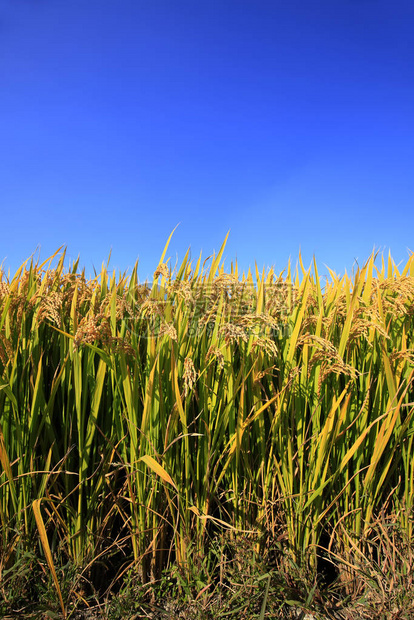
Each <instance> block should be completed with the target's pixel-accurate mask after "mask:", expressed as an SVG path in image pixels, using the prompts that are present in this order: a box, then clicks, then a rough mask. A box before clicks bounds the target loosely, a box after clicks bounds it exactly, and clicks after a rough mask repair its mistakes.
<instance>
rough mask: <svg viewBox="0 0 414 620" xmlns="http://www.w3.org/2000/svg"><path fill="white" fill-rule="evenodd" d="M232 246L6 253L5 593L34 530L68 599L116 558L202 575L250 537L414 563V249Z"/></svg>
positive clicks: (333, 558)
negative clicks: (148, 254) (147, 270)
mask: <svg viewBox="0 0 414 620" xmlns="http://www.w3.org/2000/svg"><path fill="white" fill-rule="evenodd" d="M224 249H225V242H224V244H223V246H222V248H221V249H220V251H219V252H218V253H217V255H216V254H214V255H213V256H211V257H209V258H208V259H206V260H203V258H202V257H201V256H200V258H198V260H190V258H189V252H187V254H186V256H185V257H184V259H183V261H182V263H181V265H180V266H178V267H177V268H176V269H175V270H172V269H171V267H170V262H169V260H168V259H167V258H166V256H167V251H168V243H167V245H166V247H165V248H164V251H163V253H162V256H161V258H160V262H159V265H158V266H157V269H156V271H155V273H154V277H153V281H152V282H151V283H140V282H139V278H138V267H137V266H135V268H134V269H133V270H132V273H129V274H118V275H117V274H116V273H110V272H109V271H108V269H107V267H105V266H102V270H101V272H100V273H98V274H97V275H96V276H95V277H93V278H91V279H87V278H86V276H85V271H84V270H82V269H81V268H80V267H79V264H78V262H75V263H74V264H72V265H70V266H69V267H68V268H67V269H66V268H65V254H64V251H63V252H62V251H58V252H57V253H56V255H54V256H53V257H51V258H50V259H48V260H47V261H46V262H44V263H39V262H37V263H34V262H33V261H30V260H29V261H27V262H26V263H25V264H23V265H22V267H21V268H20V269H19V270H18V271H17V273H16V274H15V275H14V276H13V277H7V276H6V274H5V273H1V281H0V461H1V468H0V519H1V535H0V554H1V557H0V582H2V583H3V586H0V591H1V595H2V597H3V608H2V609H9V608H8V607H7V603H8V601H9V602H10V599H11V596H12V595H11V591H12V584H13V583H14V582H13V580H12V576H13V570H14V568H16V567H17V566H20V565H21V562H22V558H24V557H26V556H25V554H28V553H29V552H30V553H31V554H32V555H31V556H30V557H31V558H32V560H31V562H32V564H31V566H32V567H33V566H35V567H36V566H37V567H40V569H39V570H41V571H43V572H41V574H43V575H44V579H45V580H47V579H49V585H50V589H51V590H52V591H53V592H54V593H55V597H56V605H58V607H57V610H58V611H59V608H60V612H59V613H60V614H61V617H70V615H71V613H74V612H71V611H70V610H71V609H75V608H76V609H77V608H79V606H81V605H85V606H86V607H87V600H86V594H85V591H86V590H87V589H88V587H89V586H90V587H91V588H92V587H93V588H94V591H98V592H99V595H100V596H101V597H103V598H104V597H105V596H107V595H109V594H110V593H111V592H113V591H116V592H118V591H119V590H120V589H121V588H122V587H123V586H122V584H124V583H125V582H126V580H127V579H135V580H136V582H137V583H139V584H142V585H143V586H151V584H156V583H161V582H162V580H163V579H165V575H166V574H170V575H175V577H174V579H175V582H174V583H176V584H178V585H177V588H178V590H179V591H180V592H181V591H182V590H183V589H184V590H185V586H183V585H182V584H192V585H191V588H192V590H191V592H192V593H193V594H192V595H193V596H194V597H195V598H196V597H202V596H208V595H209V594H210V593H212V592H213V591H215V588H216V587H217V584H219V585H221V586H223V584H224V581H223V579H224V578H223V574H224V573H225V564H226V562H227V561H230V559H231V558H234V549H237V548H238V547H239V548H242V547H243V545H245V546H246V545H247V548H248V549H249V553H250V554H255V557H257V558H260V562H262V563H263V566H265V567H266V571H267V572H266V573H265V575H266V579H267V575H270V576H271V575H273V574H276V573H277V574H280V573H283V574H284V575H285V576H286V579H287V580H288V577H289V573H291V572H292V567H296V568H295V569H297V571H299V573H301V574H306V575H308V576H309V579H310V580H311V582H312V583H314V584H319V583H320V577H321V574H322V573H323V572H324V571H325V577H326V574H328V577H327V579H328V578H329V579H328V580H329V582H335V583H336V584H337V587H338V588H339V589H340V592H341V593H342V594H341V595H343V596H347V595H350V596H354V595H355V596H356V595H363V594H364V592H365V589H364V588H366V586H367V583H368V582H369V579H371V581H372V580H374V581H375V583H376V585H377V586H378V587H377V590H378V592H379V593H380V594H381V592H382V591H383V592H384V597H383V598H384V601H386V599H387V598H388V599H389V598H390V596H391V594H390V592H391V593H392V584H391V590H390V583H389V580H388V581H387V579H388V575H391V574H392V573H393V572H394V573H396V574H397V573H398V574H399V575H400V576H401V578H404V579H405V578H407V579H409V575H410V570H411V561H412V559H411V554H412V540H413V501H414V458H413V457H414V446H413V440H414V434H413V430H414V420H413V415H414V393H413V376H414V370H413V368H414V344H413V333H414V330H413V328H414V255H411V256H410V257H409V258H408V260H407V262H406V264H405V265H403V266H401V265H400V266H398V267H397V265H396V264H395V263H394V262H393V260H392V258H391V256H389V257H388V259H385V260H384V258H383V257H381V256H375V255H372V256H371V257H370V258H369V259H368V261H367V262H366V263H365V264H364V265H363V266H362V267H360V268H359V269H357V270H355V271H354V272H353V274H352V275H346V274H345V275H343V276H338V275H336V274H335V273H334V272H332V271H329V277H328V278H327V279H323V278H321V277H320V276H319V273H318V268H317V264H316V261H314V262H313V264H312V265H311V267H309V269H308V268H306V267H305V266H304V265H303V263H302V260H301V258H300V257H299V261H298V266H297V267H296V268H293V267H292V266H291V265H290V264H289V265H288V266H287V267H286V269H285V270H284V271H283V272H281V273H276V272H275V271H273V270H268V271H267V272H264V271H263V272H259V271H258V270H257V268H256V270H254V271H253V272H251V271H249V272H248V273H240V272H239V270H238V266H237V264H236V263H232V264H231V266H230V268H229V269H227V270H226V269H225V267H224V262H223V252H224ZM231 549H233V552H232V551H230V550H231ZM232 553H233V555H231V554H232ZM229 554H230V555H229ZM230 556H231V557H230ZM237 561H240V560H237ZM68 566H70V567H72V569H73V567H74V569H73V570H74V571H75V574H76V576H75V577H74V578H73V580H72V582H71V584H72V585H71V587H70V588H69V590H68V589H67V588H66V590H65V587H66V586H65V585H64V583H63V582H64V581H65V577H64V575H65V570H68V569H67V567H68ZM240 566H241V565H240ZM65 567H66V568H65ZM72 569H71V570H72ZM374 569H375V570H374ZM16 570H17V569H16ZM33 570H34V569H33ZM240 570H242V569H240ZM269 571H270V572H269ZM272 571H273V572H272ZM301 571H302V572H301ZM299 573H298V574H299ZM378 575H383V578H382V577H381V578H378ZM390 578H391V577H390ZM266 579H265V580H264V581H262V582H261V583H262V584H263V592H265V590H264V586H265V585H266V583H267V581H266ZM312 579H313V581H312ZM381 580H382V581H381ZM269 583H270V577H269ZM404 583H405V582H404ZM407 583H408V582H407ZM85 584H86V585H85ZM88 584H89V586H88ZM180 584H181V585H180ZM338 584H339V585H338ZM394 585H395V584H394ZM14 587H16V586H14ZM22 587H23V586H22ZM318 587H319V586H318ZM266 592H268V589H267V591H266ZM266 592H265V594H263V596H267V594H266ZM10 604H11V603H10ZM384 604H385V603H384ZM404 604H405V603H404ZM71 606H72V607H71ZM86 607H85V608H86ZM5 613H6V612H4V614H5ZM260 613H261V614H262V615H260V616H259V615H257V616H254V617H260V618H265V617H276V616H269V615H266V613H267V612H266V598H263V606H262V609H261V612H260ZM72 617H73V616H72ZM85 617H86V616H85ZM131 617H132V616H131ZM136 617H141V616H136ZM142 617H144V616H142ZM206 617H207V616H206ZM234 617H242V616H237V615H236V616H234ZM251 617H253V616H251ZM281 617H282V616H281ZM361 617H362V616H361ZM373 617H374V616H373ZM378 617H379V616H378ZM384 617H385V616H384ZM387 617H388V616H387ZM389 617H390V618H391V616H389ZM395 617H397V616H395Z"/></svg>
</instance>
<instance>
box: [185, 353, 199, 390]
mask: <svg viewBox="0 0 414 620" xmlns="http://www.w3.org/2000/svg"><path fill="white" fill-rule="evenodd" d="M183 380H184V396H186V397H187V395H188V393H189V392H190V391H191V390H192V389H193V387H194V384H195V382H196V381H197V372H196V369H195V368H194V362H193V360H192V358H191V357H186V358H185V360H184V374H183Z"/></svg>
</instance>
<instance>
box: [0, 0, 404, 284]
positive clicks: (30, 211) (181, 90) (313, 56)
mask: <svg viewBox="0 0 414 620" xmlns="http://www.w3.org/2000/svg"><path fill="white" fill-rule="evenodd" d="M413 206H414V3H413V2H412V1H411V0H410V1H402V0H394V1H391V0H387V1H384V0H312V1H311V0H300V1H299V0H289V1H288V0H283V1H282V0H268V1H264V0H208V1H205V0H0V209H1V223H2V227H1V243H0V262H1V261H2V260H3V259H4V266H5V267H6V268H7V267H10V268H11V270H12V271H14V270H15V269H16V268H17V267H18V265H20V263H21V262H23V260H25V259H26V258H27V257H28V256H29V255H30V254H31V253H32V252H33V251H34V250H35V249H36V248H37V247H38V246H40V247H41V258H46V257H47V256H49V255H50V254H52V253H53V252H54V251H55V250H56V249H57V248H58V246H60V245H62V244H65V245H67V248H68V256H69V257H70V259H75V258H76V257H77V256H78V255H80V262H81V265H83V266H85V267H86V268H87V270H91V269H92V265H95V267H96V268H98V269H99V268H100V266H101V264H102V262H103V261H106V259H107V257H108V254H109V251H110V250H111V248H112V258H111V263H110V265H112V267H114V268H116V269H120V270H122V271H124V270H127V269H130V268H131V267H132V265H133V264H134V262H135V261H136V259H137V258H139V272H138V273H139V276H140V278H141V279H142V280H143V279H145V278H146V277H148V276H151V274H152V272H153V270H154V269H155V267H156V266H157V264H158V259H159V256H160V254H161V252H162V249H163V247H164V244H165V242H166V240H167V238H168V235H169V233H170V232H171V231H172V229H173V228H174V226H175V225H176V224H178V223H180V225H179V227H178V229H177V230H176V232H175V234H174V236H173V240H172V242H171V245H170V251H169V252H168V255H169V256H171V257H172V260H173V262H175V258H176V256H178V258H179V259H182V258H183V256H184V254H185V251H186V250H187V248H188V247H189V246H191V251H192V257H193V258H196V257H197V256H198V254H199V252H200V250H202V251H203V256H204V257H207V256H208V255H209V254H211V253H212V251H213V250H217V249H218V248H219V247H220V245H221V243H222V241H223V239H224V237H225V235H226V233H227V231H228V230H229V229H230V237H229V241H228V244H227V250H226V253H225V256H226V259H227V261H228V262H227V263H226V264H228V265H230V261H231V260H232V259H234V258H236V257H237V259H238V261H239V264H240V266H241V267H242V268H244V269H245V268H247V267H248V266H249V265H254V261H255V260H256V261H257V262H258V264H259V266H260V267H263V266H264V267H270V266H272V265H274V266H275V267H276V269H277V270H281V269H283V268H284V267H285V265H286V263H287V261H288V258H289V256H291V257H292V260H293V261H294V262H296V259H297V256H298V252H299V248H301V249H302V254H303V257H304V260H305V263H307V264H310V261H311V259H312V255H313V254H315V255H316V258H317V260H318V264H319V265H320V267H321V270H322V271H323V264H324V263H326V264H327V265H329V267H331V268H332V269H334V270H335V271H337V272H339V273H343V271H344V269H345V268H346V269H347V270H348V271H350V270H351V268H352V265H353V263H354V259H357V260H358V262H360V263H361V262H363V261H364V260H365V259H366V258H367V257H368V256H369V254H370V252H371V250H372V249H373V247H374V245H375V246H376V247H377V248H380V249H385V250H386V252H388V249H389V248H390V249H391V252H392V255H393V256H394V258H395V260H396V261H401V260H403V261H405V260H406V259H407V257H408V255H409V252H408V249H411V250H414V243H413V231H414V215H413V213H414V209H413Z"/></svg>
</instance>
